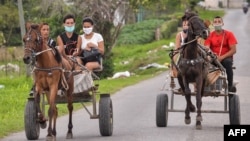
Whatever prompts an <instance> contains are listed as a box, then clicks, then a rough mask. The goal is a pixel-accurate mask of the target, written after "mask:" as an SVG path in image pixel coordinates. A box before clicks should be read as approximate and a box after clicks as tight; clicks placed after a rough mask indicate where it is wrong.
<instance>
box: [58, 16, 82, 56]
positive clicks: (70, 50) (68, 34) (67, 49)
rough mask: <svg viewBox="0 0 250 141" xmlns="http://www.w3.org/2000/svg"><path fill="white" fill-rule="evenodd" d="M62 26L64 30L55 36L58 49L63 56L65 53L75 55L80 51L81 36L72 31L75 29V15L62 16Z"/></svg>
mask: <svg viewBox="0 0 250 141" xmlns="http://www.w3.org/2000/svg"><path fill="white" fill-rule="evenodd" d="M63 26H64V28H65V32H63V33H62V34H60V35H59V36H58V37H57V45H58V46H59V48H58V50H59V52H60V53H61V54H62V56H63V57H67V55H72V56H77V55H79V53H80V47H81V43H82V42H81V38H80V36H79V35H78V34H77V33H75V32H74V30H75V17H74V16H73V15H71V14H68V15H66V16H65V17H64V18H63Z"/></svg>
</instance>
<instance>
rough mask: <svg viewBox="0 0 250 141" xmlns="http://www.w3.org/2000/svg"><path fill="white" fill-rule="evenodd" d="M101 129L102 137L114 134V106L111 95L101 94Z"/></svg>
mask: <svg viewBox="0 0 250 141" xmlns="http://www.w3.org/2000/svg"><path fill="white" fill-rule="evenodd" d="M99 129H100V133H101V135H102V136H111V135H112V134H113V105H112V100H111V98H110V95H109V94H101V97H100V102H99Z"/></svg>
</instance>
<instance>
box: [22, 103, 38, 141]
mask: <svg viewBox="0 0 250 141" xmlns="http://www.w3.org/2000/svg"><path fill="white" fill-rule="evenodd" d="M37 118H38V117H37V111H36V108H35V101H34V99H28V102H27V103H26V107H25V113H24V126H25V134H26V138H27V139H28V140H37V139H38V138H39V135H40V125H39V123H38V121H37Z"/></svg>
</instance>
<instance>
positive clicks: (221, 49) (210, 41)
mask: <svg viewBox="0 0 250 141" xmlns="http://www.w3.org/2000/svg"><path fill="white" fill-rule="evenodd" d="M223 25H224V23H223V20H222V18H221V17H219V16H216V17H215V18H214V19H213V26H214V31H213V32H211V33H210V35H209V37H208V38H207V39H206V41H205V46H207V47H208V48H210V50H211V51H212V52H214V53H215V55H216V56H217V59H218V61H220V63H221V64H222V66H223V67H224V68H225V70H226V74H227V80H228V90H229V91H230V92H236V88H235V87H234V86H233V69H232V66H233V55H234V54H235V53H236V44H237V39H236V38H235V36H234V34H233V33H232V32H231V31H228V30H225V29H222V26H223Z"/></svg>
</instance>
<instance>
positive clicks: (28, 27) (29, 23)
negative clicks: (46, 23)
mask: <svg viewBox="0 0 250 141" xmlns="http://www.w3.org/2000/svg"><path fill="white" fill-rule="evenodd" d="M30 27H31V22H26V23H25V28H26V31H28V30H29V29H30Z"/></svg>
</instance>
